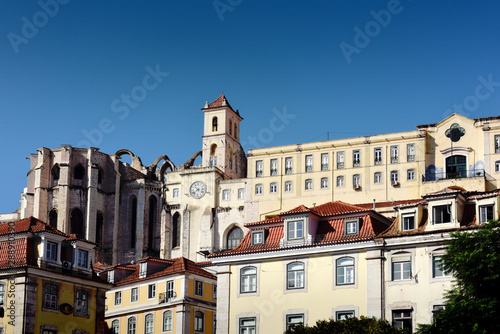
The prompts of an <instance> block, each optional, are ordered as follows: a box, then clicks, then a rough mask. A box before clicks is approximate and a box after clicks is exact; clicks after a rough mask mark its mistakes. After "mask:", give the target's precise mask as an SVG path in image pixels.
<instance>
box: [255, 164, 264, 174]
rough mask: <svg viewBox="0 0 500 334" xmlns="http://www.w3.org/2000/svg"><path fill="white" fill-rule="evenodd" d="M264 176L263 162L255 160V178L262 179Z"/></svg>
mask: <svg viewBox="0 0 500 334" xmlns="http://www.w3.org/2000/svg"><path fill="white" fill-rule="evenodd" d="M263 176H264V161H262V160H257V161H255V177H263Z"/></svg>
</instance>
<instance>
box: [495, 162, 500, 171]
mask: <svg viewBox="0 0 500 334" xmlns="http://www.w3.org/2000/svg"><path fill="white" fill-rule="evenodd" d="M495 172H496V173H499V172H500V161H495Z"/></svg>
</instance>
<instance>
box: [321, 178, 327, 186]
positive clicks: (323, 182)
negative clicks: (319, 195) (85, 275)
mask: <svg viewBox="0 0 500 334" xmlns="http://www.w3.org/2000/svg"><path fill="white" fill-rule="evenodd" d="M321 189H328V178H327V177H322V178H321Z"/></svg>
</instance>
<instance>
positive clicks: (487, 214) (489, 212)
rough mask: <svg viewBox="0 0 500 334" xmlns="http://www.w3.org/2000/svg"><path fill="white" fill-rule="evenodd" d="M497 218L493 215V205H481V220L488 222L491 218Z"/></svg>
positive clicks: (481, 221)
mask: <svg viewBox="0 0 500 334" xmlns="http://www.w3.org/2000/svg"><path fill="white" fill-rule="evenodd" d="M493 219H495V217H494V215H493V205H481V206H480V207H479V222H480V223H487V222H488V221H489V220H493Z"/></svg>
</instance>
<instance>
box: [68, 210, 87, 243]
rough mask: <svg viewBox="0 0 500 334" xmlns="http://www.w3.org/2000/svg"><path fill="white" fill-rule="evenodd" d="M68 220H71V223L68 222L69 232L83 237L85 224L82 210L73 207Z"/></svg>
mask: <svg viewBox="0 0 500 334" xmlns="http://www.w3.org/2000/svg"><path fill="white" fill-rule="evenodd" d="M70 221H71V223H70V230H69V233H71V234H77V235H79V236H80V237H82V238H84V237H85V225H84V219H83V212H82V210H80V209H78V208H75V209H73V211H71V215H70Z"/></svg>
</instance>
